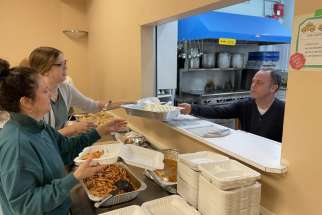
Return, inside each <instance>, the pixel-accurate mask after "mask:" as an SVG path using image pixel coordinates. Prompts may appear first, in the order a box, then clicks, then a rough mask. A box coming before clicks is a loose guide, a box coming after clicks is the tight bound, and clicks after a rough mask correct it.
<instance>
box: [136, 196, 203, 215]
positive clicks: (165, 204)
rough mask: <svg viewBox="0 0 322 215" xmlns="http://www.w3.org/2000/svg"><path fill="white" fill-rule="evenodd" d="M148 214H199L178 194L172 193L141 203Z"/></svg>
mask: <svg viewBox="0 0 322 215" xmlns="http://www.w3.org/2000/svg"><path fill="white" fill-rule="evenodd" d="M142 208H143V209H144V211H146V212H147V213H148V214H149V215H164V214H171V215H200V213H199V212H198V211H196V209H194V208H193V207H191V206H190V205H188V204H187V203H186V202H185V201H184V200H183V199H182V198H181V197H180V196H178V195H172V196H167V197H163V198H160V199H155V200H152V201H149V202H145V203H143V205H142Z"/></svg>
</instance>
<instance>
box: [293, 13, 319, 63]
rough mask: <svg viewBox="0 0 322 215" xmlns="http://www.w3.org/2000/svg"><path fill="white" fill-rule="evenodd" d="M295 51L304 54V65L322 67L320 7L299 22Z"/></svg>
mask: <svg viewBox="0 0 322 215" xmlns="http://www.w3.org/2000/svg"><path fill="white" fill-rule="evenodd" d="M296 53H300V54H302V55H303V56H304V59H305V64H304V67H307V68H310V67H311V68H322V9H321V10H317V11H316V12H315V15H314V17H310V18H306V19H305V20H304V21H302V22H301V23H300V25H299V29H298V34H297V40H296Z"/></svg>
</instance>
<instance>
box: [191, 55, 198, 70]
mask: <svg viewBox="0 0 322 215" xmlns="http://www.w3.org/2000/svg"><path fill="white" fill-rule="evenodd" d="M199 67H200V58H199V57H193V58H191V59H190V68H191V69H198V68H199Z"/></svg>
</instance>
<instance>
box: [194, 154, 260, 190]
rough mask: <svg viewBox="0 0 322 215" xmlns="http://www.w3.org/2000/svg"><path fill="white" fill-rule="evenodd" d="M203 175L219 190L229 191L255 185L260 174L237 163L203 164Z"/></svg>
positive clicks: (233, 161)
mask: <svg viewBox="0 0 322 215" xmlns="http://www.w3.org/2000/svg"><path fill="white" fill-rule="evenodd" d="M199 169H200V171H201V174H202V175H203V176H204V177H205V178H206V179H207V180H208V181H209V182H210V183H212V184H215V185H216V186H217V187H218V188H219V189H222V190H228V189H234V188H238V187H242V186H248V185H251V184H254V183H255V182H256V180H258V179H260V173H258V172H256V171H255V170H253V169H251V168H249V167H247V166H245V165H243V164H241V163H239V162H237V161H235V160H228V161H223V162H219V163H209V164H201V165H200V166H199Z"/></svg>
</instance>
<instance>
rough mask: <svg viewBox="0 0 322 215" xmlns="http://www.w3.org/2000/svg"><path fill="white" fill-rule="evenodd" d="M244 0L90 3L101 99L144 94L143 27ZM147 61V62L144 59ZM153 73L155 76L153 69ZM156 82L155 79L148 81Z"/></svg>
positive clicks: (92, 59) (94, 82) (95, 83)
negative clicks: (142, 63)
mask: <svg viewBox="0 0 322 215" xmlns="http://www.w3.org/2000/svg"><path fill="white" fill-rule="evenodd" d="M240 1H241V0H226V1H219V0H217V1H216V0H189V1H188V0H162V1H157V0H135V1H130V0H114V1H113V0H109V1H102V0H91V1H89V32H90V36H89V65H90V71H92V72H93V73H94V74H95V77H92V78H90V79H89V82H90V83H91V84H90V85H91V87H92V89H91V91H94V88H97V95H99V97H100V98H101V99H103V98H105V99H107V98H111V99H137V98H139V97H140V96H141V95H142V90H141V89H142V84H147V85H149V86H150V87H152V86H151V83H142V79H141V68H142V66H143V65H141V26H142V25H144V24H149V23H154V22H157V21H160V20H165V19H170V18H174V17H175V16H177V15H178V14H183V13H186V12H187V11H190V13H191V12H192V11H193V12H196V11H197V10H199V11H200V10H206V9H212V8H215V7H222V6H223V5H224V4H226V5H227V4H231V3H232V2H240ZM143 60H144V59H143ZM144 66H146V65H144ZM150 69H151V71H150V72H151V73H153V71H152V69H153V67H152V68H150ZM149 81H153V80H149Z"/></svg>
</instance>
